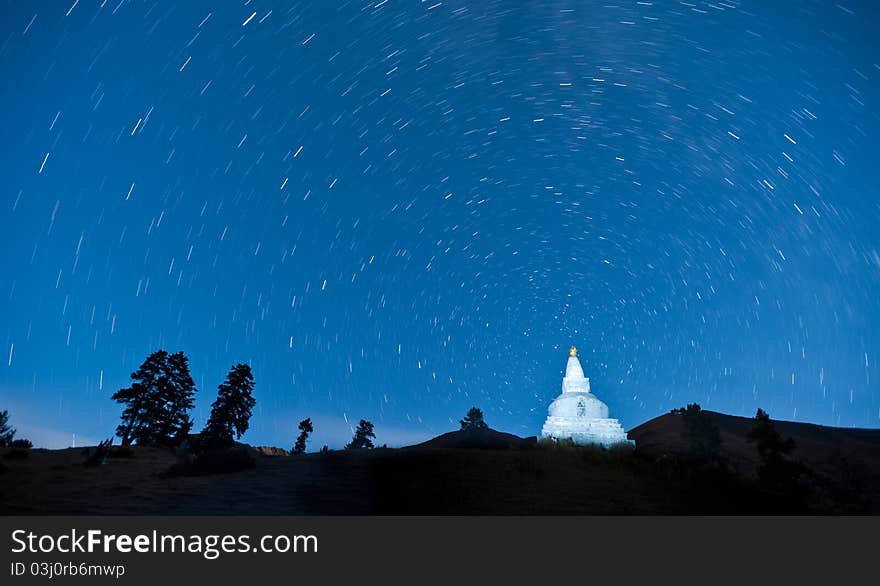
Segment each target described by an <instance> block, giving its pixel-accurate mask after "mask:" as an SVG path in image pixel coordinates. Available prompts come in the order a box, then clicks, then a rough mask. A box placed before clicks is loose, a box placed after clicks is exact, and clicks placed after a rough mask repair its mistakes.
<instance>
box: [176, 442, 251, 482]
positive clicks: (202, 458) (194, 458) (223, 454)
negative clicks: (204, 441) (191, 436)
mask: <svg viewBox="0 0 880 586" xmlns="http://www.w3.org/2000/svg"><path fill="white" fill-rule="evenodd" d="M256 465H257V462H256V460H255V459H254V457H253V455H252V454H251V452H250V450H249V449H248V448H247V446H241V445H237V446H233V447H231V448H227V449H212V450H207V451H204V452H201V453H199V454H196V455H192V454H189V455H184V456H182V457H180V458H179V459H178V460H177V462H176V463H175V464H174V465H173V466H171V468H169V469H168V471H167V472H166V473H165V476H206V475H210V474H230V473H233V472H241V471H242V470H248V469H250V468H253V467H255V466H256Z"/></svg>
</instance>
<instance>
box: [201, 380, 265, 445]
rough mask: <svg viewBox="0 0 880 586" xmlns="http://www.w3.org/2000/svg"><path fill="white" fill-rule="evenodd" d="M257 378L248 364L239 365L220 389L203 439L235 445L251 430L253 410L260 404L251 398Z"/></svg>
mask: <svg viewBox="0 0 880 586" xmlns="http://www.w3.org/2000/svg"><path fill="white" fill-rule="evenodd" d="M253 390H254V376H253V374H251V367H250V366H248V365H247V364H236V365H235V366H233V367H232V370H230V371H229V374H228V375H226V380H225V381H223V382H222V383H221V384H220V386H218V387H217V399H216V400H215V401H214V403H213V404H212V405H211V415H210V417H208V423H207V425H205V430H204V431H203V432H202V435H203V436H204V437H206V438H207V439H209V440H213V441H218V442H221V443H232V441H233V439H237V438H240V437H241V436H242V435H243V434H244V432H246V431H247V429H248V421H249V420H250V418H251V410H252V409H253V408H254V405H255V404H256V403H257V402H256V400H254V398H253V396H251V392H252V391H253Z"/></svg>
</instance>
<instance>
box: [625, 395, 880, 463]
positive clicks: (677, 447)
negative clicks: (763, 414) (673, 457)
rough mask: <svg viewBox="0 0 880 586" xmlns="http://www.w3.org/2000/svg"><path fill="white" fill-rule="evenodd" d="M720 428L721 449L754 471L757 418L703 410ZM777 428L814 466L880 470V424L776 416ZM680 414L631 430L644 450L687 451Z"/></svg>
mask: <svg viewBox="0 0 880 586" xmlns="http://www.w3.org/2000/svg"><path fill="white" fill-rule="evenodd" d="M703 413H704V414H705V416H706V417H707V418H708V419H709V421H711V422H712V423H713V424H715V425H716V426H717V427H718V429H719V431H720V432H721V450H722V453H723V454H724V456H725V457H726V458H727V459H729V460H730V461H731V462H733V463H735V464H737V465H739V466H742V467H743V468H744V469H745V470H746V471H748V472H753V471H754V469H755V468H756V467H757V464H758V454H757V452H756V450H755V447H754V446H753V445H752V444H750V443H748V442H747V441H746V435H747V434H748V432H749V430H750V429H751V428H752V426H753V424H754V422H753V420H752V419H751V418H748V417H738V416H736V415H726V414H724V413H717V412H715V411H703ZM773 424H774V426H775V427H776V430H777V431H779V433H780V434H782V435H783V436H789V437H791V438H792V439H794V441H795V448H794V450H793V451H792V453H791V454H790V457H791V459H793V460H795V461H799V462H803V463H804V464H805V465H806V466H807V467H809V468H810V469H812V470H815V471H818V472H821V473H825V474H832V473H835V472H836V471H838V470H839V468H840V466H841V465H842V462H848V463H849V464H851V465H853V466H855V467H858V468H863V469H864V471H865V472H867V473H869V474H872V475H875V476H880V429H857V428H843V427H826V426H824V425H815V424H812V423H799V422H794V421H776V420H774V422H773ZM681 432H682V419H681V416H679V415H676V414H673V413H666V414H665V415H661V416H659V417H655V418H654V419H651V420H650V421H646V422H645V423H643V424H641V425H639V426H637V427H634V428H633V429H631V430H630V431H629V432H628V434H627V435H628V436H629V438H630V439H632V440H635V442H636V446H638V450H639V452H641V453H643V454H645V455H649V456H652V457H658V456H661V455H663V454H682V453H684V452H685V451H686V448H685V443H684V441H683V440H682V434H681Z"/></svg>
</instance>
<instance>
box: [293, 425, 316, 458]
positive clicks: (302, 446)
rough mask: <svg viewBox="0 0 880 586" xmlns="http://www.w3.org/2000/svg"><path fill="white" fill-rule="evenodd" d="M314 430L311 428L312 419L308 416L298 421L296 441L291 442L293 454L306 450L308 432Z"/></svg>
mask: <svg viewBox="0 0 880 586" xmlns="http://www.w3.org/2000/svg"><path fill="white" fill-rule="evenodd" d="M313 431H315V430H314V429H313V428H312V419H311V417H308V418H306V419H303V420H302V421H300V422H299V435H298V436H297V437H296V443H295V444H293V450H292V451H293V453H294V454H303V453H305V451H306V440H308V439H309V434H310V433H312V432H313Z"/></svg>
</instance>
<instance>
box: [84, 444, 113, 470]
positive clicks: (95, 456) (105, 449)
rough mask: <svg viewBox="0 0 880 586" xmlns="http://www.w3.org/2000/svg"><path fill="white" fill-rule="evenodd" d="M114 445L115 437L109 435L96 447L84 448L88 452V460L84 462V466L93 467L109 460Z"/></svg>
mask: <svg viewBox="0 0 880 586" xmlns="http://www.w3.org/2000/svg"><path fill="white" fill-rule="evenodd" d="M112 445H113V438H112V437H109V438H107V439H105V440H104V441H102V442H101V443H100V444H98V445H97V446H95V448H94V449H86V450H84V452H85V454H86V461H85V462H83V466H88V467H90V468H91V467H94V466H101V465H103V464H104V463H105V462H106V461H107V457H108V456H109V455H110V447H111V446H112Z"/></svg>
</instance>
